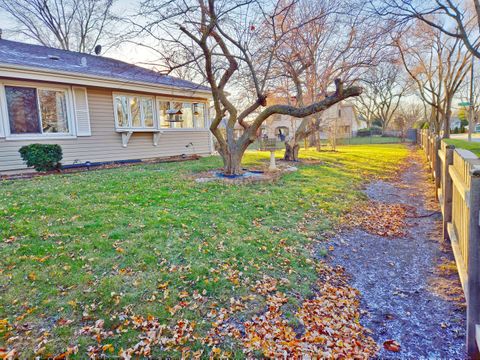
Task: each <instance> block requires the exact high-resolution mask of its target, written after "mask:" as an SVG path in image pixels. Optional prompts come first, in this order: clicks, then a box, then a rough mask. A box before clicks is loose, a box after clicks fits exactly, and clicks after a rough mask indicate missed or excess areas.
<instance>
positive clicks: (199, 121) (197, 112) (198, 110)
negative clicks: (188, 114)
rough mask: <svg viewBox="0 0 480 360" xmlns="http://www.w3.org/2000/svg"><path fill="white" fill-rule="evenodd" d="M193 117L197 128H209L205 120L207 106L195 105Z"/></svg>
mask: <svg viewBox="0 0 480 360" xmlns="http://www.w3.org/2000/svg"><path fill="white" fill-rule="evenodd" d="M193 116H194V119H195V127H196V128H206V127H207V126H208V125H207V123H206V118H205V116H206V113H205V104H193Z"/></svg>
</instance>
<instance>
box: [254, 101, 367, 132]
mask: <svg viewBox="0 0 480 360" xmlns="http://www.w3.org/2000/svg"><path fill="white" fill-rule="evenodd" d="M269 103H270V104H274V103H277V104H284V103H287V101H286V100H285V99H283V98H275V97H271V98H270V100H269ZM317 116H318V117H319V118H320V119H321V120H320V131H319V135H320V138H322V139H326V138H328V137H330V136H331V134H332V133H333V132H335V131H336V134H337V137H338V138H342V137H350V136H351V135H352V134H353V135H355V134H356V132H357V131H358V130H359V129H361V128H364V127H366V124H365V123H364V122H363V121H360V120H359V119H358V118H357V116H356V113H355V107H354V105H353V104H352V103H351V102H348V101H342V102H340V103H337V104H335V105H333V106H331V107H330V108H328V109H327V110H325V111H322V112H320V113H319V114H318V115H317ZM302 120H303V119H301V118H295V117H292V116H289V115H280V114H275V115H273V116H270V117H269V118H268V119H267V120H266V121H265V123H264V126H263V129H262V132H263V134H266V135H267V136H268V137H270V138H273V137H275V138H277V139H278V140H285V139H288V138H289V137H291V136H293V134H295V130H296V129H297V128H298V126H299V125H300V123H301V122H302Z"/></svg>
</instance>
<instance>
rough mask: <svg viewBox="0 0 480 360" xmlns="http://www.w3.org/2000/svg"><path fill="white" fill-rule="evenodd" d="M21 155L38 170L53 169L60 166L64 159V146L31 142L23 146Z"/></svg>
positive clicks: (20, 151) (28, 164) (29, 164)
mask: <svg viewBox="0 0 480 360" xmlns="http://www.w3.org/2000/svg"><path fill="white" fill-rule="evenodd" d="M19 153H20V156H21V157H22V159H23V160H24V161H25V162H26V163H27V166H29V167H31V166H32V167H33V168H34V169H35V170H37V171H51V170H57V169H59V168H60V166H61V164H60V161H61V160H62V157H63V154H62V148H61V147H60V145H57V144H31V145H26V146H22V147H21V148H20V150H19Z"/></svg>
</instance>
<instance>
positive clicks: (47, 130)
mask: <svg viewBox="0 0 480 360" xmlns="http://www.w3.org/2000/svg"><path fill="white" fill-rule="evenodd" d="M5 96H6V104H7V113H8V121H9V125H10V134H12V135H27V134H28V135H32V134H33V135H35V134H38V135H42V134H69V123H68V120H69V119H68V110H67V92H66V90H53V89H43V88H34V87H23V86H9V85H8V86H5Z"/></svg>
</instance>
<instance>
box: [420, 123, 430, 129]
mask: <svg viewBox="0 0 480 360" xmlns="http://www.w3.org/2000/svg"><path fill="white" fill-rule="evenodd" d="M422 129H430V124H429V123H428V122H425V123H424V124H423V126H422Z"/></svg>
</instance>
